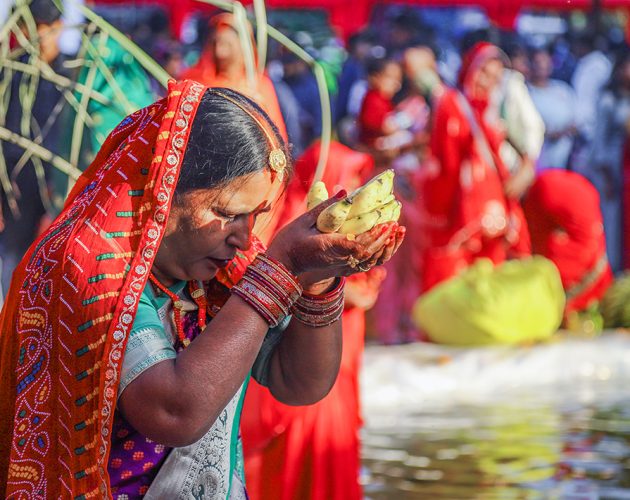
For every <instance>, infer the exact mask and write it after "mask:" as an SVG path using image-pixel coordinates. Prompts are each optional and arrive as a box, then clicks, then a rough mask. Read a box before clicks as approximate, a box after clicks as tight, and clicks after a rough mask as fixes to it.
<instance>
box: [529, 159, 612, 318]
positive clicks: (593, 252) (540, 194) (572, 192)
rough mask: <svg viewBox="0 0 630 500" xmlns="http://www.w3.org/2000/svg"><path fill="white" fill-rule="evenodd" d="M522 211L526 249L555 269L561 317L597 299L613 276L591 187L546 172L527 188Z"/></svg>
mask: <svg viewBox="0 0 630 500" xmlns="http://www.w3.org/2000/svg"><path fill="white" fill-rule="evenodd" d="M523 210H524V211H525V216H526V218H527V224H528V226H529V231H530V233H531V238H532V251H533V252H534V253H536V254H540V255H543V256H544V257H546V258H548V259H549V260H551V261H552V262H553V263H554V264H555V265H556V267H557V268H558V270H559V271H560V277H561V278H562V285H563V286H564V289H565V292H566V295H567V304H566V307H565V315H569V314H570V313H572V312H574V311H578V312H579V311H582V310H585V309H588V308H589V307H590V306H591V305H593V304H594V303H596V302H598V301H599V300H600V299H601V298H602V297H603V295H604V293H605V292H606V290H607V288H608V286H609V285H610V284H611V283H612V279H613V275H612V271H611V269H610V264H609V263H608V259H607V258H606V238H605V235H604V222H603V218H602V211H601V208H600V203H599V193H598V192H597V189H595V187H594V186H593V185H592V184H591V183H590V182H589V181H588V180H587V179H585V178H584V177H582V176H581V175H580V174H576V173H575V172H569V171H566V170H560V169H552V170H547V171H545V172H543V173H541V174H540V175H539V176H538V178H537V179H536V181H535V182H534V185H533V186H532V187H531V188H530V190H529V192H528V193H527V196H526V198H525V200H524V201H523Z"/></svg>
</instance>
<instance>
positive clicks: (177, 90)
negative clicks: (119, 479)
mask: <svg viewBox="0 0 630 500" xmlns="http://www.w3.org/2000/svg"><path fill="white" fill-rule="evenodd" d="M205 89H206V88H205V87H204V86H203V85H201V84H199V83H197V82H190V81H183V82H179V83H174V82H171V84H169V89H168V96H167V97H166V98H165V99H162V100H160V101H158V102H157V103H155V104H153V105H151V106H149V107H147V108H144V109H141V110H139V111H137V112H136V113H134V114H132V115H130V116H129V117H127V118H125V119H124V120H123V121H122V122H121V123H120V125H118V126H117V127H116V129H114V131H113V132H112V133H111V134H110V136H109V137H108V138H107V140H106V141H105V143H104V144H103V147H102V148H101V150H100V151H99V153H98V154H97V156H96V158H95V160H94V162H93V163H92V164H91V165H90V167H89V168H88V169H87V170H86V171H85V172H84V174H83V175H82V176H81V177H80V178H79V180H78V181H77V183H76V185H75V187H74V189H73V191H72V193H71V194H70V196H69V198H68V201H67V203H66V206H65V208H64V210H63V211H62V213H61V214H60V215H59V217H58V218H57V219H56V220H55V221H54V222H53V224H52V225H51V226H50V228H49V229H48V230H47V231H45V232H44V234H42V236H41V237H40V238H39V239H38V240H37V241H36V242H35V243H33V245H32V246H31V248H30V249H29V251H28V252H27V254H26V256H25V257H24V259H23V260H22V262H21V263H20V265H19V266H18V268H17V269H16V271H15V273H14V275H13V281H12V284H11V289H10V291H9V294H8V296H7V298H6V301H5V305H4V308H3V310H2V315H1V317H0V497H2V498H4V497H5V496H6V497H10V498H19V499H27V498H28V499H49V498H72V499H74V498H110V497H111V492H110V484H109V477H108V473H107V464H108V457H109V452H110V447H111V439H110V434H111V429H112V418H113V414H114V409H115V406H116V396H117V392H118V383H119V380H120V370H121V365H122V359H123V356H124V352H125V347H126V343H127V339H128V335H129V331H130V329H131V326H132V324H133V321H134V317H135V314H136V309H137V304H138V300H139V298H140V295H141V293H142V291H143V289H144V286H145V284H146V281H147V279H148V276H149V272H150V269H151V267H152V264H153V260H154V258H155V254H156V252H157V249H158V247H159V245H160V241H161V238H162V235H163V234H164V229H165V225H166V222H167V219H168V215H169V212H170V206H171V201H172V199H173V193H174V189H175V186H176V184H177V180H178V177H179V171H180V167H181V163H182V159H183V157H184V153H185V150H186V146H187V143H188V136H189V132H190V126H191V124H192V122H193V119H194V117H195V113H196V110H197V107H198V104H199V101H200V98H201V96H202V95H203V93H204V91H205ZM252 258H253V254H249V253H248V255H244V254H239V256H238V257H237V259H235V261H233V263H232V264H231V265H230V266H229V267H228V269H229V271H223V272H222V273H220V274H219V275H217V279H218V281H220V282H221V283H223V284H224V285H225V286H227V287H229V286H231V284H232V283H233V282H234V281H236V280H238V276H239V273H240V274H242V272H243V270H244V269H245V267H246V265H247V263H248V262H249V261H250V260H251V259H252ZM209 298H210V301H211V302H213V303H215V304H217V305H219V304H220V303H221V300H225V298H226V297H224V296H221V297H219V296H218V294H217V295H216V296H215V295H211V296H210V297H209Z"/></svg>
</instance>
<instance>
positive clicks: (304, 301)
mask: <svg viewBox="0 0 630 500" xmlns="http://www.w3.org/2000/svg"><path fill="white" fill-rule="evenodd" d="M345 283H346V280H345V278H339V281H338V283H337V284H336V286H335V287H334V288H333V289H332V290H331V291H329V292H327V293H324V294H321V295H312V294H310V293H307V292H304V293H302V296H301V297H300V298H299V299H298V300H296V301H295V303H294V304H293V307H291V313H292V314H293V317H294V318H295V319H297V320H298V321H299V322H301V323H303V324H305V325H307V326H310V327H313V328H321V327H324V326H328V325H331V324H332V323H334V322H335V321H338V320H339V319H340V318H341V315H342V314H343V306H344V287H345Z"/></svg>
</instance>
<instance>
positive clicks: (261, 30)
mask: <svg viewBox="0 0 630 500" xmlns="http://www.w3.org/2000/svg"><path fill="white" fill-rule="evenodd" d="M254 16H255V17H256V50H257V52H258V73H259V74H260V75H262V74H263V73H264V72H265V67H266V66H267V42H268V39H267V9H266V7H265V0H254Z"/></svg>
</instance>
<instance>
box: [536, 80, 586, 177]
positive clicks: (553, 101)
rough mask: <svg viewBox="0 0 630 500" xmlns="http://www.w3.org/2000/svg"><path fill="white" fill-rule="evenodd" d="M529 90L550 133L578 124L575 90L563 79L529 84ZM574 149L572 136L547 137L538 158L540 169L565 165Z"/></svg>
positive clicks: (563, 166) (564, 166)
mask: <svg viewBox="0 0 630 500" xmlns="http://www.w3.org/2000/svg"><path fill="white" fill-rule="evenodd" d="M529 93H530V95H531V97H532V100H533V102H534V104H535V105H536V108H537V109H538V111H539V112H540V114H541V116H542V119H543V121H544V122H545V127H546V129H547V133H549V134H551V133H554V132H560V131H562V130H566V129H567V128H569V127H571V126H572V125H575V124H576V106H577V103H576V98H575V93H574V92H573V89H572V88H571V87H570V86H569V85H568V84H567V83H564V82H562V81H560V80H549V83H548V84H547V86H545V87H537V86H534V85H530V87H529ZM572 148H573V137H570V136H563V137H560V138H559V139H555V140H551V139H549V138H547V139H546V140H545V143H544V145H543V149H542V152H541V154H540V157H539V158H538V168H539V169H544V168H566V167H567V166H568V165H567V163H568V161H569V156H570V154H571V150H572Z"/></svg>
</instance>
